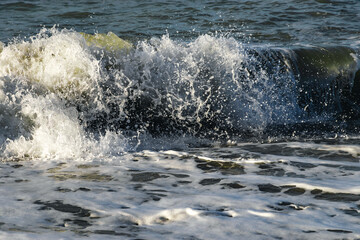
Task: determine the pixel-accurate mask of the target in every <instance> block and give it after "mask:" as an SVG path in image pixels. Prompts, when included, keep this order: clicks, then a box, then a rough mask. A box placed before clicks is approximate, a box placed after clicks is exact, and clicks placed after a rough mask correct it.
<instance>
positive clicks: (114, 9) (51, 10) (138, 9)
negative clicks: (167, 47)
mask: <svg viewBox="0 0 360 240" xmlns="http://www.w3.org/2000/svg"><path fill="white" fill-rule="evenodd" d="M0 4H1V5H0V13H1V14H0V15H1V16H0V20H1V21H0V28H1V30H2V34H1V37H0V41H7V40H8V39H11V38H12V37H16V36H19V35H20V36H29V35H33V34H36V33H37V32H38V31H39V29H40V28H42V27H43V26H47V27H52V26H53V25H54V24H58V25H59V27H61V28H72V29H75V30H76V31H85V32H89V33H93V32H96V31H99V32H108V31H112V32H114V33H116V34H118V35H119V36H121V37H123V38H125V39H130V40H138V39H147V38H150V37H154V36H161V35H163V34H165V33H167V32H168V33H169V34H170V35H171V37H172V38H177V39H192V38H195V37H197V36H199V35H200V34H207V33H211V34H215V33H216V32H222V33H223V34H229V35H231V36H232V37H235V38H238V39H245V40H248V39H250V40H251V42H253V43H254V42H256V43H264V44H275V45H285V46H287V45H294V44H301V45H308V44H312V45H323V44H330V45H338V44H345V45H351V46H352V45H355V46H357V45H358V44H359V40H360V39H359V29H358V26H357V25H358V24H357V23H358V22H359V20H360V15H359V12H360V5H359V2H358V1H357V0H351V1H347V0H346V1H345V0H291V1H283V0H269V1H252V0H249V1H120V2H116V3H115V2H113V1H106V0H103V1H85V0H81V1H76V2H73V1H61V2H58V1H21V2H20V1H8V0H4V1H2V2H1V3H0Z"/></svg>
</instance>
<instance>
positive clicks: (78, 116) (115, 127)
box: [0, 28, 360, 158]
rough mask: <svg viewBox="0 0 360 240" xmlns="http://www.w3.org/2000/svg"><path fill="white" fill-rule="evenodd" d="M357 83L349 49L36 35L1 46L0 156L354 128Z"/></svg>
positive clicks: (96, 152) (115, 150) (81, 153)
mask: <svg viewBox="0 0 360 240" xmlns="http://www.w3.org/2000/svg"><path fill="white" fill-rule="evenodd" d="M359 81H360V72H359V61H358V53H357V50H356V49H352V48H348V47H308V48H281V49H280V48H269V47H255V46H251V45H249V44H244V43H241V42H239V41H237V40H235V39H233V38H226V37H221V36H217V37H214V36H209V35H202V36H199V37H198V38H197V39H195V40H193V41H191V42H181V41H174V40H172V39H171V38H170V37H169V36H167V35H165V36H163V37H161V38H151V39H149V40H147V41H140V42H137V43H133V44H131V43H128V42H126V41H124V40H122V39H120V38H118V37H117V36H116V35H115V34H113V33H108V34H95V35H89V34H84V33H77V32H75V31H72V30H59V29H56V28H52V29H43V30H41V31H40V33H39V34H37V35H36V36H33V37H30V38H29V39H25V40H14V41H13V42H10V43H7V44H0V99H1V103H0V126H1V129H2V130H1V132H0V144H1V146H2V147H1V156H2V157H3V158H9V157H12V158H13V157H20V158H24V157H58V158H68V157H78V158H81V157H86V156H88V155H91V156H101V155H117V154H122V153H123V152H126V151H134V150H137V149H138V148H148V147H150V148H151V147H160V148H161V147H166V146H168V147H169V146H174V145H171V143H169V142H174V143H173V144H175V145H176V144H177V143H179V141H180V140H179V139H183V140H184V139H187V138H189V137H190V138H194V137H195V138H196V139H207V140H209V141H223V140H229V139H230V140H239V139H240V140H241V139H244V138H255V139H257V138H263V137H264V136H266V137H268V136H276V135H279V134H282V135H286V136H287V135H290V136H291V135H294V133H296V132H304V129H305V130H306V131H305V132H306V133H308V130H309V126H313V128H314V129H316V130H318V129H319V125H321V127H322V128H323V129H327V131H330V132H333V131H338V129H336V127H334V125H336V126H340V128H341V130H343V129H344V128H343V127H341V126H344V125H346V126H347V127H345V128H346V131H347V130H349V129H351V130H352V131H356V130H357V127H356V126H357V125H356V124H355V125H354V124H352V125H348V123H349V122H352V123H353V122H356V121H357V120H358V119H359V116H360V115H359V114H360V109H359V105H358V99H359V94H360V82H359ZM329 126H332V127H329ZM349 126H350V127H349ZM314 131H315V130H314ZM150 139H162V140H161V141H160V144H155V143H153V145H152V144H149V143H148V142H149V141H150ZM169 139H171V141H170V140H169ZM184 141H185V140H184ZM180 142H181V141H180Z"/></svg>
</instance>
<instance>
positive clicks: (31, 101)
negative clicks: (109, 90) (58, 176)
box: [0, 28, 125, 158]
mask: <svg viewBox="0 0 360 240" xmlns="http://www.w3.org/2000/svg"><path fill="white" fill-rule="evenodd" d="M100 66H101V64H100V61H99V60H98V59H96V57H94V55H93V54H92V53H91V49H89V46H88V45H87V44H86V42H85V40H84V38H83V37H82V36H81V35H80V34H78V33H76V32H73V31H69V30H61V31H60V30H57V29H56V28H52V29H43V30H41V31H40V33H39V34H37V35H36V36H33V37H31V38H30V39H29V40H28V41H25V40H23V41H14V42H12V43H9V44H7V45H2V46H1V49H0V83H1V84H0V97H1V100H2V103H1V104H0V114H1V118H0V124H1V125H2V127H3V129H4V131H2V132H1V133H0V135H1V136H0V140H1V143H0V144H2V155H3V156H4V157H27V156H29V157H42V158H46V157H51V158H54V157H55V158H66V157H79V158H80V157H85V156H86V155H90V154H91V155H99V154H102V153H106V152H109V151H110V152H111V151H113V148H112V147H113V146H112V144H111V143H114V144H117V149H119V148H121V146H124V144H125V142H124V141H123V138H122V136H121V135H120V134H113V133H106V134H105V135H104V136H103V138H102V139H101V140H99V141H94V140H92V138H89V136H87V134H86V132H85V131H84V129H83V127H82V126H81V124H80V120H79V119H80V118H81V117H80V116H79V114H80V113H79V111H78V110H77V109H76V106H78V105H79V104H82V105H84V106H85V105H86V107H88V108H92V107H93V108H97V109H98V108H101V107H102V104H101V102H100V101H98V97H99V94H101V91H98V88H99V86H98V84H99V80H100V79H101V72H100V68H101V67H100ZM93 92H96V93H95V94H93ZM119 141H120V142H119ZM120 151H121V150H120ZM117 152H119V151H117Z"/></svg>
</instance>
